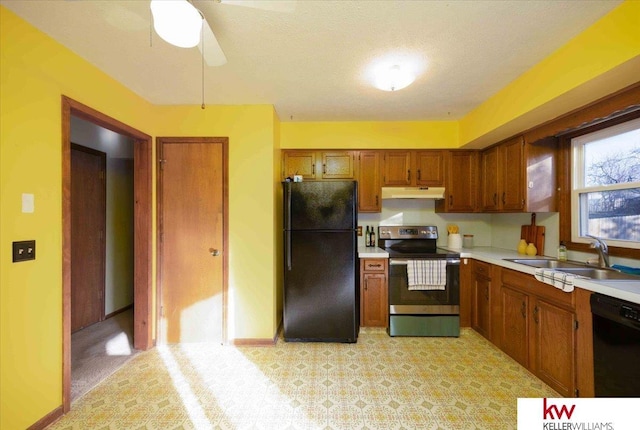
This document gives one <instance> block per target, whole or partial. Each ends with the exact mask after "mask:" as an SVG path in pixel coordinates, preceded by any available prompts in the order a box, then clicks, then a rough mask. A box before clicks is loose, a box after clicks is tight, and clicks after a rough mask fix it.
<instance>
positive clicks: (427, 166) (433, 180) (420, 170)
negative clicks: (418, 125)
mask: <svg viewBox="0 0 640 430" xmlns="http://www.w3.org/2000/svg"><path fill="white" fill-rule="evenodd" d="M416 185H423V186H428V187H442V186H444V152H443V151H418V152H416Z"/></svg>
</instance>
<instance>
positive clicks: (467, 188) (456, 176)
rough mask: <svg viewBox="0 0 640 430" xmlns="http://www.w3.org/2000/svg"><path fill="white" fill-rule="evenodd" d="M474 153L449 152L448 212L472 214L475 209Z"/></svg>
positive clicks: (475, 165)
mask: <svg viewBox="0 0 640 430" xmlns="http://www.w3.org/2000/svg"><path fill="white" fill-rule="evenodd" d="M476 160H477V159H476V153H475V151H451V152H450V153H449V166H448V171H447V176H448V178H447V179H448V181H447V185H446V188H447V196H446V199H447V200H446V205H447V206H446V207H447V211H448V212H474V211H475V208H476V194H477V189H476V182H477V179H476V175H477V161H476Z"/></svg>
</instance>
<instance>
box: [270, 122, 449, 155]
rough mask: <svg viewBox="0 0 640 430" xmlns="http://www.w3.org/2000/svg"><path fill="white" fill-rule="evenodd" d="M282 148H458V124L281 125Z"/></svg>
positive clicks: (316, 123) (305, 123)
mask: <svg viewBox="0 0 640 430" xmlns="http://www.w3.org/2000/svg"><path fill="white" fill-rule="evenodd" d="M281 129H282V135H281V142H280V143H281V147H282V149H292V148H296V149H316V148H319V149H321V148H343V149H344V148H354V149H356V148H357V149H385V148H407V149H409V148H457V147H458V140H459V139H458V122H457V121H423V122H420V121H389V122H371V121H361V122H347V121H345V122H283V123H282V124H281Z"/></svg>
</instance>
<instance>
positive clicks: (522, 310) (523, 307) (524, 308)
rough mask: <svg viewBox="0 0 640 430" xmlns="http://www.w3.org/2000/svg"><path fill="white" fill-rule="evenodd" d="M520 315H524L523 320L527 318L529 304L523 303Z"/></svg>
mask: <svg viewBox="0 0 640 430" xmlns="http://www.w3.org/2000/svg"><path fill="white" fill-rule="evenodd" d="M520 313H521V314H522V318H526V317H527V304H526V303H525V302H522V306H521V307H520Z"/></svg>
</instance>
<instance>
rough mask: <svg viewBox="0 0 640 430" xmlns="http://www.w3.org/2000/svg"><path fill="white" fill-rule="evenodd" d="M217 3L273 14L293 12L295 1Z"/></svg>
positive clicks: (247, 0) (271, 0) (227, 1)
mask: <svg viewBox="0 0 640 430" xmlns="http://www.w3.org/2000/svg"><path fill="white" fill-rule="evenodd" d="M219 2H220V3H222V4H228V5H233V6H244V7H252V8H255V9H262V10H272V11H274V12H293V11H294V10H296V0H219Z"/></svg>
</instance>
